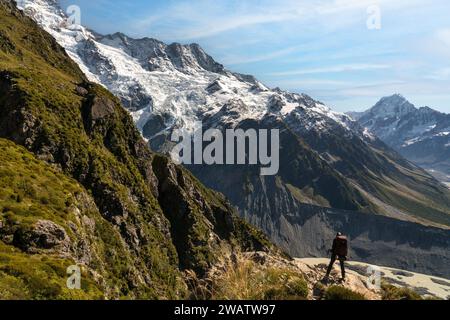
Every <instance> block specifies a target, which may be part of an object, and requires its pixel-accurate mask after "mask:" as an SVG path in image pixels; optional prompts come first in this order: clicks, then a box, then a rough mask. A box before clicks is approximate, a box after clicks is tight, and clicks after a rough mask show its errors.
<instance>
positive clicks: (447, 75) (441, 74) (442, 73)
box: [425, 68, 450, 80]
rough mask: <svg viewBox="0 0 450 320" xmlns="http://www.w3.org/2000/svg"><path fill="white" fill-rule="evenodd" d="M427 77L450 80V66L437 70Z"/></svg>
mask: <svg viewBox="0 0 450 320" xmlns="http://www.w3.org/2000/svg"><path fill="white" fill-rule="evenodd" d="M425 78H426V79H430V80H450V68H443V69H439V70H436V71H434V72H433V73H431V74H430V75H428V76H426V77H425Z"/></svg>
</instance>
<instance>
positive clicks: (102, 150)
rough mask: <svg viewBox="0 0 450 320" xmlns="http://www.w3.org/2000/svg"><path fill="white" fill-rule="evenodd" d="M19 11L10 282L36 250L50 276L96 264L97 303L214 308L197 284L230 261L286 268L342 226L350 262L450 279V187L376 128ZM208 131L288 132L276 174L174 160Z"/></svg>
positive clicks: (11, 114) (188, 60) (5, 173)
mask: <svg viewBox="0 0 450 320" xmlns="http://www.w3.org/2000/svg"><path fill="white" fill-rule="evenodd" d="M18 6H19V9H20V10H18V9H16V8H15V6H14V2H13V1H6V0H0V8H1V11H2V12H1V13H2V15H1V17H0V19H1V24H0V107H1V109H2V112H1V114H0V138H3V140H0V142H1V148H2V153H1V156H2V157H5V158H6V159H14V161H15V163H18V164H16V165H15V168H14V166H11V167H3V166H2V171H1V176H0V178H1V179H3V183H4V186H2V188H3V189H2V193H1V194H0V199H2V202H1V203H0V208H1V211H0V219H1V221H0V245H1V246H4V247H5V249H4V250H3V249H2V251H7V252H9V255H8V257H7V258H5V259H0V276H1V275H3V274H5V275H7V276H8V277H10V278H8V279H9V280H8V281H11V283H15V284H16V285H17V286H20V285H22V286H23V281H24V280H23V279H22V278H23V277H25V276H29V277H31V276H32V275H31V274H27V273H26V272H30V271H29V270H25V264H26V261H27V259H30V255H31V256H32V258H33V259H36V260H39V264H37V265H36V270H34V271H33V272H35V273H33V275H35V274H38V273H42V272H44V273H45V272H47V271H48V270H49V268H50V269H51V268H53V266H55V267H54V268H53V269H52V270H53V271H48V274H46V275H47V277H55V278H57V277H58V276H59V277H60V276H61V267H60V266H61V264H62V262H61V260H60V258H61V257H63V258H64V259H68V260H70V261H75V262H77V263H79V262H82V263H83V265H85V266H86V268H87V271H86V273H87V274H88V275H89V277H90V278H89V280H90V282H89V287H88V288H86V290H84V291H83V292H84V294H86V295H87V296H88V297H97V296H98V295H101V294H103V295H104V296H106V297H113V298H117V297H132V298H134V297H139V298H142V297H144V298H145V297H150V298H154V297H158V298H161V297H163V298H174V297H177V298H179V297H187V296H191V297H192V296H195V297H197V298H198V297H199V296H200V297H205V296H208V295H207V294H205V292H204V291H200V292H199V291H198V290H197V289H196V288H198V287H199V286H197V285H193V284H198V283H204V282H202V281H206V280H204V279H205V277H206V278H208V277H210V278H208V279H214V276H215V275H217V273H218V272H219V271H220V270H223V269H224V268H223V265H226V262H223V261H222V262H223V264H222V265H221V266H220V265H219V266H218V262H220V260H221V259H220V258H221V257H227V256H231V258H230V261H232V262H231V263H234V265H242V266H244V265H245V264H238V263H237V262H236V261H239V259H237V258H236V257H234V256H233V253H234V252H245V255H244V256H245V257H247V258H248V257H249V256H250V257H252V259H253V260H254V261H259V262H261V261H265V262H267V263H269V265H270V267H269V268H274V266H277V268H278V269H279V268H281V267H280V266H283V268H285V267H286V266H291V267H292V265H291V264H292V263H293V262H286V261H287V260H289V257H288V255H290V256H293V257H296V258H309V257H324V256H326V255H327V249H329V244H330V242H331V240H332V239H333V237H334V235H335V233H336V231H341V232H344V233H346V234H347V235H348V236H349V238H350V240H351V248H350V249H351V250H350V256H351V259H352V260H358V261H361V262H365V263H373V264H377V265H383V266H388V267H393V268H398V269H402V270H409V271H413V272H419V273H425V274H429V275H433V276H441V277H446V278H450V270H449V268H448V266H449V265H450V251H449V250H448V248H449V247H450V190H449V189H448V188H446V187H445V186H444V185H443V184H441V183H440V182H439V181H438V180H437V179H436V178H435V177H433V176H432V175H430V174H429V173H428V172H427V171H426V170H424V169H422V168H421V167H419V166H418V165H416V164H414V163H413V162H410V161H408V160H406V159H405V158H404V157H403V156H402V155H401V154H399V153H398V152H397V151H395V150H394V149H393V148H392V147H394V148H396V147H395V145H392V144H391V143H387V144H386V143H385V142H383V141H382V140H380V138H382V139H383V138H384V137H380V138H378V136H377V132H376V131H375V130H372V131H371V130H369V129H367V128H366V127H367V125H366V124H365V123H363V122H361V123H359V122H357V121H355V120H353V119H352V117H350V116H349V115H345V114H342V113H337V112H334V111H332V110H331V109H330V108H329V107H327V106H326V105H324V104H323V103H321V102H319V101H316V100H314V99H313V98H311V97H309V96H307V95H305V94H298V93H290V92H286V91H283V90H281V89H279V88H275V89H271V88H268V87H267V86H265V85H264V84H263V83H261V82H259V81H258V80H257V79H255V77H253V76H250V75H243V74H239V73H235V72H232V71H229V70H227V69H225V68H224V66H223V65H221V64H220V63H218V62H216V61H215V60H214V59H213V58H212V57H211V56H209V55H208V54H207V53H206V52H204V51H203V49H202V48H201V47H200V46H199V45H198V44H189V45H182V44H178V43H173V44H169V45H168V44H165V43H163V42H161V41H158V40H156V39H150V38H143V39H132V38H130V37H128V36H126V35H125V34H122V33H116V34H112V35H100V34H98V33H96V32H94V31H91V30H89V29H87V28H85V27H83V26H80V25H74V24H71V23H69V22H68V18H67V16H66V15H65V13H64V11H63V10H61V9H60V7H59V6H58V2H57V1H56V0H23V1H19V5H18ZM122 106H123V107H122ZM361 119H362V117H361ZM361 119H360V121H361ZM198 122H201V123H202V124H203V127H204V129H208V128H216V129H219V130H226V129H229V128H232V129H237V128H241V129H244V130H247V129H250V128H253V129H279V130H280V170H279V172H278V174H276V175H274V176H261V175H260V168H259V166H257V165H239V166H234V165H233V166H224V165H186V166H184V167H181V166H177V165H175V164H173V163H172V162H171V160H170V159H169V158H168V157H166V156H167V154H168V153H169V152H170V150H171V148H172V147H173V145H174V142H172V141H170V137H171V134H172V132H173V130H175V129H180V128H183V129H186V130H188V131H193V130H195V129H197V128H196V123H198ZM370 129H373V128H370ZM397 150H398V149H397ZM398 151H401V150H398ZM11 161H12V160H11ZM6 163H8V162H6ZM19 164H20V165H19ZM13 173H14V174H13ZM33 177H35V178H33ZM27 179H28V180H29V179H34V180H33V181H34V182H32V185H35V187H34V188H29V187H27V186H28V185H29V183H28V184H27V183H23V181H24V180H27ZM203 185H205V186H206V187H204V186H203ZM7 186H8V187H7ZM208 188H209V189H208ZM38 190H45V192H43V193H41V192H40V191H38ZM212 190H214V191H212ZM54 194H59V195H61V197H63V198H64V201H60V198H61V197H60V198H58V199H59V200H58V199H54V197H52V195H54ZM62 195H64V196H62ZM50 204H51V205H50ZM31 208H33V210H31ZM30 210H31V211H30ZM37 212H39V214H38V213H37ZM238 216H240V217H238ZM255 227H256V228H258V229H260V230H262V231H263V233H264V234H265V235H264V234H263V233H261V232H259V231H258V229H256V228H255ZM266 236H267V238H266ZM96 239H97V240H96ZM272 242H273V243H275V245H273V244H271V243H272ZM278 248H280V249H278ZM283 252H287V254H288V255H286V254H284V253H283ZM55 254H56V255H57V256H58V259H59V260H58V259H57V258H56V257H55ZM39 255H50V257H51V258H48V257H46V258H45V259H39V257H40V256H39ZM0 257H1V256H0ZM7 259H10V260H7ZM3 261H11V263H9V264H6V266H3V264H4V262H3ZM280 261H284V262H280ZM13 262H14V263H13ZM14 265H18V266H19V267H17V268H22V269H21V270H19V271H17V270H14V272H12V271H11V272H10V270H12V269H14ZM49 265H50V267H49ZM58 266H59V268H58ZM108 266H114V268H112V269H111V268H108ZM39 268H41V269H39ZM286 268H287V267H286ZM45 270H47V271H45ZM264 270H265V271H264V272H266V271H267V270H268V269H264ZM270 270H272V269H270ZM21 272H22V273H21ZM191 272H193V274H192V273H191ZM261 272H263V271H261ZM271 272H272V273H271V274H272V275H276V274H280V273H277V272H278V271H273V270H272V271H271ZM17 274H19V275H23V274H25V276H23V277H22V278H20V277H17V276H15V275H17ZM63 274H64V271H63ZM283 274H288V275H290V273H286V272H284V273H283ZM274 277H275V276H274ZM36 278H38V277H36ZM275 278H276V277H275ZM291 278H292V279H294V280H295V279H296V280H295V281H297V280H298V279H297V278H296V276H295V275H292V276H291ZM4 279H6V278H4ZM187 279H188V280H187ZM265 279H272V278H270V277H269V278H267V277H266V278H265ZM276 279H278V278H276ZM294 280H292V281H294ZM21 281H22V282H21ZM289 281H290V280H289ZM355 281H356V280H355ZM210 282H211V281H209V282H208V281H207V286H210V285H211V284H210ZM276 282H277V283H280V281H276ZM99 283H100V285H99ZM2 285H3V287H5V286H6V285H5V284H4V283H2V280H0V294H1V292H2ZM305 286H306V284H305ZM288 287H292V286H288ZM193 288H194V289H193ZM296 288H298V292H303V291H302V290H303V289H302V288H303V285H302V286H301V285H299V286H296ZM309 289H311V288H309ZM27 290H31V289H29V288H28V289H27ZM48 290H49V291H48V292H47V291H46V292H44V293H42V295H43V296H48V295H49V292H50V294H54V295H55V296H56V297H58V298H60V297H63V298H65V297H66V296H65V295H69V294H71V293H67V292H66V291H64V290H65V289H64V290H63V291H58V290H62V289H56V288H55V287H51V288H48ZM52 290H54V291H52ZM31 291H32V290H31ZM219 291H220V290H219ZM219 291H217V292H219ZM33 292H35V291H33ZM270 292H272V293H273V292H278V291H276V290H272V291H270ZM298 292H296V293H295V294H299V293H298ZM289 295H293V294H292V293H289ZM289 295H288V296H289ZM304 296H305V297H306V296H307V294H304ZM84 297H85V296H84ZM208 297H210V295H209V296H208ZM219 297H220V298H223V296H219ZM258 297H259V296H258ZM264 297H265V298H274V297H272V296H267V295H266V296H264ZM82 298H83V297H82Z"/></svg>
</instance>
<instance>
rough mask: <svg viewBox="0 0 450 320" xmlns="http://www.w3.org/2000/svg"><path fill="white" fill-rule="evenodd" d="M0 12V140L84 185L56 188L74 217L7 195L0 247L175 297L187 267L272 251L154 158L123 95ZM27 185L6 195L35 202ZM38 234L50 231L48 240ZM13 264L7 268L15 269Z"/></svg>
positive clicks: (136, 291) (120, 292) (113, 291)
mask: <svg viewBox="0 0 450 320" xmlns="http://www.w3.org/2000/svg"><path fill="white" fill-rule="evenodd" d="M0 12H1V15H0V109H1V115H0V137H1V138H4V139H6V140H4V141H5V142H4V143H5V144H6V145H7V146H8V148H17V145H20V146H23V147H24V148H25V149H26V150H28V151H25V150H24V149H20V148H19V149H20V150H22V151H21V152H23V153H24V154H26V157H29V158H30V159H33V160H32V161H33V162H36V163H38V165H39V167H41V168H42V170H43V171H46V170H50V169H49V168H53V169H52V170H55V172H57V173H55V174H56V175H61V176H63V177H64V178H61V179H68V180H70V181H71V182H72V184H73V185H74V186H76V189H77V190H79V191H78V193H77V192H75V191H72V190H71V189H70V188H69V186H66V185H64V184H63V185H62V186H58V187H57V189H58V190H59V194H66V195H67V197H68V198H69V199H74V203H73V204H72V202H70V201H69V202H67V203H66V202H65V201H63V203H64V205H62V208H61V209H62V210H63V211H64V210H66V209H67V211H68V212H69V216H70V217H71V219H72V218H73V219H75V220H77V219H78V220H79V222H72V223H70V221H71V219H66V218H64V217H60V216H59V215H60V213H59V211H55V212H48V213H47V214H46V215H45V219H37V217H39V215H42V214H43V213H42V212H43V210H44V211H45V210H46V206H45V203H46V200H43V201H40V200H39V201H40V202H41V204H43V208H41V209H39V208H38V209H36V211H32V209H31V208H32V207H29V208H28V209H27V208H26V207H24V208H22V209H21V210H19V209H18V208H16V207H14V206H13V207H8V206H7V205H8V203H7V201H6V200H5V199H3V200H2V201H0V208H1V210H0V219H1V221H7V223H3V222H2V227H1V228H0V235H1V236H0V243H1V246H2V251H3V250H11V251H14V252H15V254H18V255H20V256H21V257H22V259H28V258H29V259H33V257H34V256H32V255H33V254H41V255H44V256H45V257H47V256H48V257H53V258H54V259H61V257H65V258H67V259H69V260H72V263H73V262H75V263H80V264H82V265H84V266H85V267H86V270H87V273H88V274H90V275H91V277H93V278H95V279H97V281H96V282H95V283H96V288H97V290H100V292H102V293H103V294H104V295H105V296H108V297H121V296H126V297H147V298H180V297H183V296H185V295H186V294H187V286H186V284H185V283H184V280H183V277H182V271H183V270H186V269H193V270H194V271H195V272H196V273H197V274H198V275H199V276H201V275H202V274H203V273H205V271H206V270H207V269H208V268H209V267H210V266H211V265H212V264H213V263H214V261H215V260H216V259H217V257H218V256H220V255H221V253H222V251H223V250H233V249H241V250H251V249H258V250H269V249H270V247H271V245H270V244H269V243H268V242H267V241H266V240H265V239H264V237H263V236H262V235H261V234H260V233H259V232H258V231H256V230H254V229H252V228H251V227H249V226H248V225H247V224H245V223H244V222H242V221H241V220H239V219H238V218H236V217H235V215H234V212H233V210H232V208H231V207H230V206H229V205H228V204H227V203H226V202H225V200H224V199H223V198H222V197H221V196H220V195H218V194H216V193H214V192H212V191H209V190H207V189H206V188H204V187H202V186H201V185H200V183H198V182H197V181H196V179H195V178H193V177H192V176H191V175H190V174H188V173H187V172H186V171H185V170H184V169H182V168H180V167H176V166H175V165H173V164H171V163H170V162H169V161H168V160H167V159H165V158H163V157H160V156H155V155H154V154H153V153H152V152H151V151H150V150H149V149H148V148H147V146H146V143H145V142H144V141H143V140H142V138H141V136H140V134H139V132H138V131H137V129H136V128H135V126H134V123H133V120H132V118H131V117H130V116H129V114H128V113H127V112H126V111H125V110H124V109H123V108H122V107H121V106H120V103H119V101H118V100H117V98H115V97H114V96H113V95H112V94H110V93H109V92H108V91H106V90H105V89H104V88H102V87H100V86H98V85H94V84H92V83H90V82H88V81H87V79H86V78H85V77H84V75H83V74H82V72H81V71H80V70H79V68H78V67H77V65H76V64H75V63H74V62H72V61H71V60H70V58H69V57H68V56H67V54H66V53H65V51H64V49H62V48H61V47H60V46H59V45H58V44H57V43H56V41H55V40H54V39H53V38H52V37H51V36H50V35H48V34H47V33H46V32H44V31H42V30H41V29H40V28H39V27H38V26H37V25H36V24H35V22H33V21H32V20H31V19H29V18H27V17H26V16H25V15H24V14H23V13H22V12H20V11H18V10H17V9H16V8H15V7H14V6H13V5H12V3H11V2H9V1H0ZM7 140H9V141H7ZM8 161H9V165H10V166H12V167H14V166H15V165H16V162H17V161H15V159H14V158H11V159H10V160H8ZM7 164H8V162H7ZM17 166H19V164H18V163H17ZM36 177H37V178H38V179H40V178H41V177H42V175H41V174H39V173H36ZM22 178H23V179H25V180H24V181H25V182H24V183H26V184H29V185H31V186H32V187H33V186H34V184H33V182H32V181H31V182H30V181H28V178H27V177H26V174H24V175H23V177H22ZM51 179H58V178H57V176H56V178H55V177H53V178H51ZM19 180H20V179H19ZM18 183H19V182H18ZM21 183H22V182H21ZM24 188H26V187H24ZM33 188H36V189H37V190H40V189H41V188H40V187H39V186H38V185H36V186H34V187H33ZM55 188H56V187H55ZM74 188H75V187H74ZM21 192H22V191H21V189H20V188H15V189H14V188H13V189H12V190H11V192H10V193H11V194H10V196H11V197H12V196H13V195H14V197H17V196H19V195H20V197H22V198H23V197H25V201H35V200H36V199H34V198H33V197H34V196H33V194H31V195H29V194H27V193H25V194H23V195H21ZM49 192H51V190H50V191H49ZM33 199H34V200H33ZM56 200H57V202H58V201H62V200H61V199H56ZM56 200H55V201H56ZM36 201H37V200H36ZM58 210H59V209H58ZM24 217H27V218H29V217H32V218H33V219H31V220H30V221H28V220H27V219H24ZM78 220H77V221H78ZM8 221H10V222H8ZM22 224H23V228H22ZM83 235H85V237H84V236H83ZM80 236H81V237H80ZM42 237H43V238H45V239H49V238H54V240H52V241H50V242H51V243H52V245H50V244H48V243H46V242H45V241H44V242H43V241H41V240H39V239H41V238H42ZM60 242H61V243H60ZM53 244H55V245H53ZM56 247H58V248H60V249H61V250H62V251H61V250H60V249H58V250H54V249H55V248H56ZM88 252H89V254H91V255H92V257H86V255H87V253H88ZM53 258H52V259H53ZM58 261H59V260H58ZM61 264H62V265H64V264H63V263H61ZM24 268H26V267H25V266H24ZM8 270H10V269H8V268H7V267H0V272H4V273H6V274H8V275H9V276H11V277H13V275H14V273H12V272H9V271H8ZM28 271H29V270H28ZM58 276H59V277H60V278H64V276H65V275H64V272H63V274H62V275H61V272H60V273H59V274H58ZM100 279H101V281H100ZM16 280H17V279H16ZM19 280H20V279H19ZM19 280H17V281H19ZM20 281H22V280H20ZM25 282H26V281H25ZM97 293H98V291H97ZM52 297H53V296H52ZM58 297H60V296H58Z"/></svg>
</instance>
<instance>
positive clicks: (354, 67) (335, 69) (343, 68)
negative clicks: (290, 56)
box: [270, 64, 390, 77]
mask: <svg viewBox="0 0 450 320" xmlns="http://www.w3.org/2000/svg"><path fill="white" fill-rule="evenodd" d="M388 68H390V66H389V65H385V64H346V65H337V66H331V67H324V68H312V69H301V70H293V71H286V72H275V73H272V74H270V75H271V76H277V77H283V76H294V75H305V74H319V73H340V72H353V71H369V70H380V69H388Z"/></svg>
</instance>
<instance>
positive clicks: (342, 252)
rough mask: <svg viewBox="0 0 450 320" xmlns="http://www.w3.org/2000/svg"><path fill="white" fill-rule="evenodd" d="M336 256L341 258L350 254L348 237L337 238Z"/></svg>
mask: <svg viewBox="0 0 450 320" xmlns="http://www.w3.org/2000/svg"><path fill="white" fill-rule="evenodd" d="M334 253H335V254H337V255H338V256H341V257H345V256H347V254H348V246H347V237H346V236H337V237H336V248H335V252H334Z"/></svg>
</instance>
